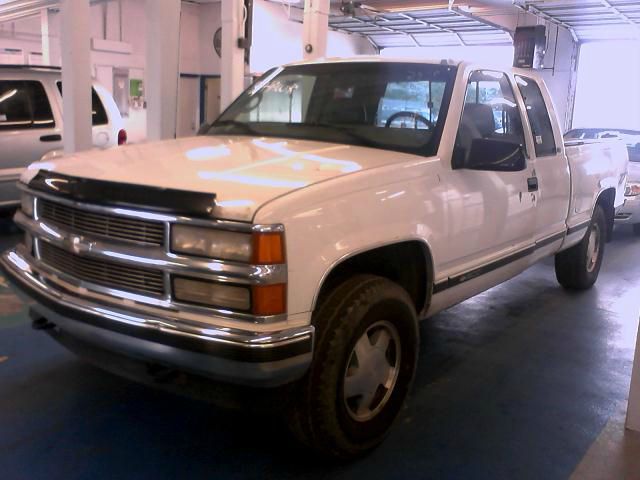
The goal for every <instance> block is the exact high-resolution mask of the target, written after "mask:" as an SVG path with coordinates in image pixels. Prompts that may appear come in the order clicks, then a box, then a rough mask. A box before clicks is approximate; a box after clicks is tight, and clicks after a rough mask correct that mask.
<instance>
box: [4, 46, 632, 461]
mask: <svg viewBox="0 0 640 480" xmlns="http://www.w3.org/2000/svg"><path fill="white" fill-rule="evenodd" d="M619 143H620V142H605V143H602V144H599V143H593V144H581V145H578V146H575V147H570V148H566V147H565V146H564V145H563V140H562V132H561V130H560V127H559V125H558V121H557V117H556V114H555V112H554V108H553V104H552V101H551V99H550V97H549V94H548V92H547V89H546V88H545V86H544V84H543V82H542V81H540V80H539V79H538V77H537V76H536V74H535V73H532V72H531V71H524V70H523V71H510V70H509V71H504V70H499V69H493V68H485V67H483V66H478V65H472V64H466V63H453V62H447V61H443V62H425V61H400V60H398V61H392V60H387V59H384V60H383V59H380V58H377V57H376V58H374V57H371V58H357V59H349V60H327V61H322V62H315V63H303V64H294V65H289V66H285V67H281V68H277V69H274V70H272V71H270V72H267V73H266V74H265V75H264V76H263V78H262V79H260V80H259V81H257V82H256V83H255V84H254V85H252V86H251V87H250V88H249V89H248V90H247V91H245V92H244V93H243V94H242V95H241V96H240V97H239V98H238V99H237V100H236V101H235V103H233V104H232V105H231V106H230V108H228V109H227V110H226V111H225V112H224V113H223V114H222V115H221V117H220V118H219V119H218V120H217V121H216V122H215V123H214V124H213V125H212V126H211V128H210V130H209V131H208V132H207V134H206V135H202V136H198V137H194V138H186V139H184V138H181V139H177V140H170V141H164V142H159V143H149V144H146V145H131V146H127V147H124V148H121V149H116V150H109V151H104V152H86V153H80V154H77V155H74V156H69V157H66V158H63V159H60V160H57V161H54V162H51V163H40V164H34V165H32V166H31V167H30V170H29V171H28V172H27V174H25V175H23V177H22V183H21V188H22V190H23V197H22V207H21V210H20V211H18V213H17V214H16V217H15V221H16V223H17V224H18V225H19V226H20V227H21V228H22V229H24V231H25V232H26V233H25V237H24V243H22V244H21V245H19V246H17V247H16V248H15V249H13V250H11V251H8V252H6V253H4V254H3V256H2V257H1V261H0V263H1V265H2V267H3V269H4V271H5V272H6V274H7V276H8V277H9V278H10V279H11V280H12V281H13V282H14V283H15V285H16V286H17V287H19V289H20V290H22V291H24V292H25V293H26V294H27V295H28V296H29V297H30V298H32V299H33V300H34V303H33V306H32V316H33V319H34V327H35V328H38V329H45V330H47V331H48V332H49V333H50V334H51V335H52V336H53V337H55V338H56V339H57V340H59V341H60V342H62V343H63V344H65V345H66V346H68V347H69V348H71V349H72V350H74V351H80V349H81V346H84V347H86V346H89V348H84V350H83V351H84V352H85V354H86V353H87V352H89V354H91V353H95V354H96V357H98V356H99V357H100V358H103V359H104V358H105V355H106V354H109V355H113V358H118V359H122V358H131V359H135V361H136V362H144V363H146V364H147V365H150V366H156V367H157V368H155V369H153V368H150V369H149V371H150V372H153V371H166V370H167V369H175V370H178V371H187V372H191V373H196V374H199V375H203V376H206V377H210V378H213V379H217V380H219V381H222V382H223V383H225V382H226V383H230V384H242V385H249V386H255V387H265V388H268V387H278V389H281V390H282V391H283V392H286V395H285V397H284V400H283V405H284V410H285V411H286V415H287V416H288V419H289V423H290V425H291V427H292V430H293V431H294V433H296V434H297V435H298V436H299V437H300V438H301V439H302V440H303V441H304V442H306V443H307V444H308V445H310V446H312V447H313V448H315V449H317V450H318V451H320V452H322V453H325V454H328V455H333V456H337V457H342V458H348V457H353V456H355V455H358V454H362V453H364V452H366V451H368V450H370V449H371V448H373V447H374V446H376V445H377V444H378V443H380V442H381V441H382V439H383V438H384V436H385V434H386V433H387V432H388V430H389V428H390V426H391V424H392V423H393V421H394V419H395V418H396V416H397V415H398V412H399V411H400V408H401V406H402V404H403V402H404V401H405V398H406V396H407V393H408V392H409V389H410V385H411V381H412V378H413V375H414V371H415V368H416V363H417V359H418V320H421V319H425V318H428V317H430V316H432V315H434V314H436V313H438V312H439V311H441V310H443V309H445V308H447V307H450V306H452V305H454V304H456V303H459V302H461V301H463V300H465V299H467V298H469V297H472V296H473V295H476V294H477V293H479V292H482V291H484V290H487V289H488V288H491V287H492V286H494V285H497V284H499V283H501V282H504V281H505V280H508V279H509V278H511V277H513V276H514V275H517V274H518V273H520V272H522V271H523V270H525V269H526V268H527V267H529V266H530V265H532V264H534V263H535V262H537V261H538V260H540V259H542V258H544V257H548V256H551V255H555V259H556V274H557V278H558V281H559V282H560V284H562V285H563V286H564V287H566V288H574V289H586V288H589V287H591V286H592V285H593V283H594V282H595V281H596V278H597V276H598V272H599V270H600V266H601V264H602V258H603V252H604V247H605V241H606V240H607V239H608V237H609V235H610V233H611V230H612V225H613V219H614V210H615V208H616V207H618V206H619V205H621V204H622V202H623V198H624V189H625V181H626V172H627V154H626V150H625V148H624V145H622V144H620V145H619ZM98 352H99V353H100V355H98ZM103 363H104V362H103ZM106 367H107V368H109V365H106Z"/></svg>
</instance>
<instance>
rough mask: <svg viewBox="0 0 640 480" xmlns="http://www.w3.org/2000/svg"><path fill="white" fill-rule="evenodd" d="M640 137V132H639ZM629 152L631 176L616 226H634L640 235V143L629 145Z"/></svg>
mask: <svg viewBox="0 0 640 480" xmlns="http://www.w3.org/2000/svg"><path fill="white" fill-rule="evenodd" d="M638 134H639V135H640V132H638ZM627 150H628V152H629V176H628V178H627V188H626V189H625V192H624V196H625V202H624V205H622V206H621V207H620V208H618V210H617V211H616V225H623V224H628V225H632V226H633V233H635V234H636V235H640V142H638V143H636V144H635V145H633V146H629V145H627Z"/></svg>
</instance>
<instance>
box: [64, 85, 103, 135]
mask: <svg viewBox="0 0 640 480" xmlns="http://www.w3.org/2000/svg"><path fill="white" fill-rule="evenodd" d="M57 85H58V91H59V92H60V95H62V82H58V83H57ZM91 114H92V122H91V124H92V125H93V126H94V127H95V126H97V125H106V124H108V123H109V117H107V112H106V110H105V108H104V105H102V102H101V101H100V97H99V96H98V94H97V92H96V91H95V89H94V88H91Z"/></svg>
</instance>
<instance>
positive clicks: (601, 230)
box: [555, 205, 607, 290]
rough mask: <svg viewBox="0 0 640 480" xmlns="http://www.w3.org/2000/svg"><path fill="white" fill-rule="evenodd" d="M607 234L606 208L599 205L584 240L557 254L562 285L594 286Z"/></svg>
mask: <svg viewBox="0 0 640 480" xmlns="http://www.w3.org/2000/svg"><path fill="white" fill-rule="evenodd" d="M606 235H607V232H606V217H605V214H604V210H603V209H602V207H601V206H600V205H597V206H596V209H595V211H594V212H593V217H592V218H591V223H590V224H589V229H588V230H587V233H586V234H585V236H584V238H583V239H582V241H581V242H580V243H578V244H577V245H575V246H573V247H571V248H569V249H567V250H565V251H564V252H560V253H559V254H558V255H556V262H555V263H556V278H557V279H558V282H559V283H560V285H562V286H563V287H565V288H569V289H575V290H586V289H588V288H591V287H592V286H593V284H594V283H595V282H596V280H597V279H598V274H599V273H600V267H601V266H602V258H603V257H604V246H605V243H606Z"/></svg>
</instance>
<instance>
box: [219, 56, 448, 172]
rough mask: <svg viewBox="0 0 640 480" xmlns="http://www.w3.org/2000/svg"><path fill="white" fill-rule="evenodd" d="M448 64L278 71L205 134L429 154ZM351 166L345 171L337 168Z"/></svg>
mask: <svg viewBox="0 0 640 480" xmlns="http://www.w3.org/2000/svg"><path fill="white" fill-rule="evenodd" d="M455 74H456V67H451V66H448V65H431V64H418V63H391V62H385V63H380V62H352V63H333V64H332V63H329V64H311V65H298V66H292V67H286V68H279V69H276V70H274V71H272V72H269V73H267V74H266V76H265V78H264V79H261V80H259V81H258V82H256V83H255V84H254V85H253V86H252V87H250V88H249V89H248V90H247V91H245V93H243V94H242V95H241V96H240V97H239V98H238V100H236V101H235V102H234V103H233V104H232V105H231V107H230V108H229V109H228V110H227V111H226V112H225V113H223V114H222V116H221V117H220V118H219V119H218V121H217V122H215V123H214V124H213V126H212V127H211V129H210V130H209V132H208V133H209V134H213V135H222V134H235V135H252V136H271V137H284V138H296V139H306V140H318V141H325V142H335V143H343V144H344V143H346V144H354V145H363V146H369V147H375V148H382V149H388V150H395V151H402V152H410V153H417V154H421V155H426V156H431V155H435V154H436V151H437V148H438V144H439V141H440V135H441V131H442V126H443V124H444V120H445V117H446V113H447V110H448V105H449V98H450V95H451V90H452V87H453V81H454V78H455ZM345 168H352V167H348V166H347V167H345Z"/></svg>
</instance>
